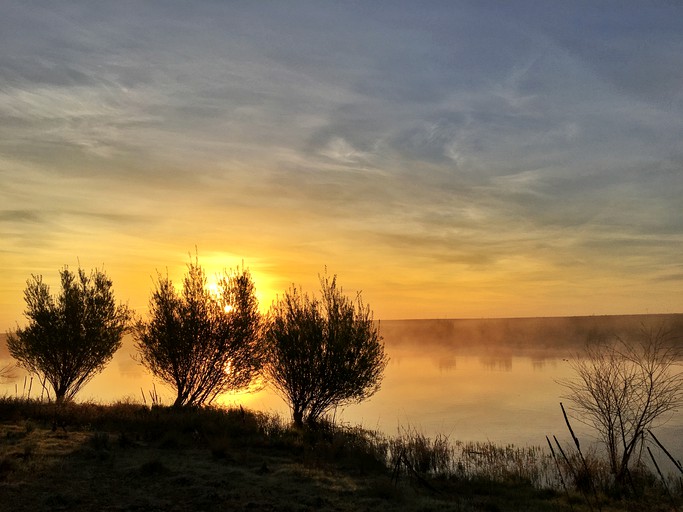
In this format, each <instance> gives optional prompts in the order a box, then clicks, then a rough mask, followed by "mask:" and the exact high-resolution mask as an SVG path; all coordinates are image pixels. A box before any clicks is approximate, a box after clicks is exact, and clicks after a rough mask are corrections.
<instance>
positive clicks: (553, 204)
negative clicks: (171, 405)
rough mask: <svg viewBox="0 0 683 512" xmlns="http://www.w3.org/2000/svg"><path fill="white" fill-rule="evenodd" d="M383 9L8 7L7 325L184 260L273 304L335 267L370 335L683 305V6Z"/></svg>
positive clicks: (1, 136) (136, 298) (140, 286)
mask: <svg viewBox="0 0 683 512" xmlns="http://www.w3.org/2000/svg"><path fill="white" fill-rule="evenodd" d="M558 5H562V6H563V7H562V12H560V11H558V7H557V6H558ZM385 7H386V8H385V9H375V8H372V7H365V6H363V5H344V4H341V5H327V4H316V5H315V6H311V5H310V4H308V3H306V4H299V3H297V2H292V3H289V2H288V5H287V7H286V8H285V7H281V6H279V5H277V4H275V5H268V6H266V5H262V4H260V3H248V4H246V5H241V6H230V7H228V6H227V5H223V4H221V3H215V2H202V1H200V2H196V3H195V2H193V3H192V8H190V7H189V4H186V3H182V2H181V3H177V4H176V3H171V4H169V5H168V6H167V8H166V9H164V10H163V12H162V11H161V10H158V9H156V8H155V7H153V6H152V5H150V4H144V3H131V4H128V3H118V2H112V3H110V4H109V5H107V6H106V7H102V6H98V7H97V8H95V7H90V6H87V5H80V4H72V3H70V2H64V3H61V2H60V3H59V4H53V3H46V4H44V5H42V6H38V5H37V6H31V7H29V6H25V5H23V4H21V3H18V4H16V5H10V6H7V5H6V4H4V5H3V6H2V7H0V34H1V35H0V48H2V49H1V50H0V180H1V183H2V186H1V188H0V240H1V241H2V245H1V246H0V331H1V330H4V329H6V328H13V327H14V326H15V325H16V322H20V323H21V322H23V319H22V311H23V308H24V305H23V298H22V292H23V288H24V286H25V282H26V279H27V278H28V277H29V276H30V275H31V274H32V273H36V274H43V275H44V276H45V278H46V280H47V281H48V282H49V283H51V284H52V285H53V286H57V284H58V280H57V276H58V270H59V269H60V268H61V267H62V266H63V265H69V266H70V267H72V268H75V267H76V266H78V263H79V261H80V264H81V265H82V266H83V267H84V268H86V269H90V268H92V267H95V266H97V267H104V269H105V270H106V271H107V273H108V274H109V275H110V276H111V277H112V278H113V280H114V286H115V292H116V294H117V296H118V297H119V298H120V299H121V300H122V301H124V302H129V304H130V305H131V307H133V308H134V309H136V310H137V311H138V312H139V313H144V311H145V310H146V305H147V299H148V296H149V293H150V291H151V289H152V279H153V278H154V277H155V275H156V272H157V271H161V272H166V269H168V272H169V274H170V275H171V277H173V278H176V279H178V280H179V279H180V278H181V277H182V274H183V272H184V266H185V264H186V263H187V261H188V260H189V256H188V255H189V253H193V252H194V250H195V247H197V249H198V253H199V259H200V263H202V264H203V265H204V267H205V268H206V270H207V271H208V272H209V274H212V273H214V272H216V271H219V270H221V269H222V268H224V267H227V268H235V267H236V266H238V265H240V264H241V263H242V262H244V264H245V265H246V266H247V267H249V268H250V269H251V271H252V273H253V275H254V277H255V280H256V285H257V288H258V292H259V295H260V299H261V302H262V305H263V308H264V309H267V307H268V305H269V304H270V302H271V301H272V299H273V297H274V296H275V294H276V293H278V292H281V291H283V290H284V289H285V288H286V287H287V286H288V285H289V284H290V283H297V284H300V285H302V286H303V287H304V288H305V289H306V290H309V291H313V290H315V289H316V288H317V275H318V274H319V273H321V272H323V271H324V269H325V267H326V266H327V268H328V270H329V272H330V273H336V274H338V276H339V281H340V283H341V285H342V286H343V287H344V289H345V290H347V291H348V292H349V293H355V291H356V290H362V291H363V296H364V298H365V301H366V302H367V303H368V304H369V305H370V306H371V307H372V309H373V310H374V311H375V317H376V318H386V319H394V318H438V317H500V316H562V315H592V314H597V315H601V314H621V313H647V312H652V313H655V312H662V313H669V312H680V311H683V294H682V293H681V290H682V285H683V263H682V261H681V254H682V251H681V249H683V215H681V197H683V172H682V171H681V169H682V168H683V157H682V156H681V155H683V93H682V92H681V91H682V90H683V89H681V85H680V84H681V83H683V74H681V70H683V51H679V50H680V49H681V48H683V26H681V25H682V24H683V21H681V20H683V12H681V9H682V8H681V7H678V6H676V5H674V4H671V5H667V6H663V5H662V6H659V7H658V8H656V9H654V8H653V9H648V8H643V7H642V6H639V7H638V8H634V9H631V8H630V7H628V6H624V8H623V10H620V11H618V12H615V11H614V10H612V9H608V8H607V7H601V6H599V5H597V6H593V5H590V6H586V5H582V6H581V7H579V6H573V5H565V3H562V4H557V5H553V3H552V2H551V3H548V5H544V6H543V7H539V5H538V4H537V3H535V2H530V3H527V2H519V3H518V4H517V5H516V8H515V10H505V9H506V8H505V7H504V6H500V7H499V8H493V7H492V6H491V5H489V4H488V3H479V2H474V3H471V4H470V3H462V4H460V3H458V4H454V5H453V4H449V3H446V4H429V5H420V6H419V8H418V5H417V4H415V3H413V2H405V3H404V2H391V3H390V4H387V5H386V6H385Z"/></svg>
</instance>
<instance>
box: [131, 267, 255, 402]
mask: <svg viewBox="0 0 683 512" xmlns="http://www.w3.org/2000/svg"><path fill="white" fill-rule="evenodd" d="M217 288H218V293H217V294H216V295H213V294H212V293H211V291H209V289H208V287H207V279H206V276H205V275H204V271H203V270H202V268H201V267H200V266H199V264H198V262H197V261H196V260H195V262H194V263H190V264H189V265H188V273H187V274H186V276H185V279H184V281H183V289H182V291H181V292H177V291H176V289H175V288H174V287H173V283H172V282H171V280H170V279H169V278H168V277H166V278H164V277H161V276H159V278H158V283H157V287H156V289H155V290H154V292H153V294H152V298H151V299H150V305H149V313H150V314H149V319H148V320H138V321H137V322H136V325H135V329H134V336H135V339H136V345H137V348H138V350H139V353H140V358H141V363H142V364H143V365H144V366H145V367H146V368H148V369H149V370H150V371H151V372H152V373H153V374H154V375H156V376H157V377H159V378H160V379H162V380H163V381H165V382H166V383H168V384H170V385H171V386H173V387H174V388H175V390H176V392H177V396H176V400H175V403H174V405H175V406H177V407H179V406H184V405H186V406H201V405H203V404H210V403H211V402H212V401H213V400H214V399H215V398H216V396H218V395H219V394H220V393H223V392H226V391H230V390H237V389H244V388H248V387H249V386H250V385H252V384H253V383H254V382H255V380H256V378H257V377H258V376H259V373H260V371H261V367H262V359H263V357H262V355H263V350H262V344H261V343H260V334H261V316H260V314H259V311H258V302H257V300H256V296H255V292H254V283H253V281H252V279H251V275H250V274H249V271H248V270H245V269H242V270H240V271H238V272H235V273H233V274H231V275H229V276H223V277H221V278H220V280H219V281H218V284H217Z"/></svg>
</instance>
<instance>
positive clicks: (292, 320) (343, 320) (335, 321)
mask: <svg viewBox="0 0 683 512" xmlns="http://www.w3.org/2000/svg"><path fill="white" fill-rule="evenodd" d="M320 284H321V292H322V296H321V298H320V299H317V298H315V297H311V296H309V295H307V294H302V293H301V292H300V291H299V290H298V289H297V288H296V287H294V286H293V287H292V288H290V290H288V291H287V292H285V294H284V296H283V297H282V298H280V299H278V300H277V301H276V302H275V303H274V304H273V306H272V308H271V313H270V320H269V325H268V328H267V331H266V346H267V349H268V358H267V374H268V377H269V379H270V382H271V383H272V384H273V386H274V387H275V388H276V390H277V391H278V392H279V393H280V395H281V396H282V397H283V398H284V399H285V400H286V401H287V402H288V403H289V405H290V407H291V410H292V418H293V420H294V423H295V424H296V425H298V426H302V425H303V423H304V421H306V422H309V423H314V422H315V421H316V420H318V418H319V417H320V416H321V415H322V414H324V413H325V412H326V411H328V410H329V409H330V408H332V407H336V406H339V405H345V404H350V403H359V402H361V401H363V400H365V399H367V398H369V397H370V396H372V395H373V394H374V393H375V392H377V391H378V390H379V388H380V384H381V381H382V377H383V373H384V368H385V367H386V365H387V362H388V359H387V357H386V355H385V353H384V345H383V343H382V338H381V336H380V335H379V328H378V326H377V325H376V324H374V322H373V318H372V312H371V311H370V308H369V307H367V306H365V305H364V304H363V301H362V298H361V295H360V293H359V294H358V295H357V297H356V300H355V301H353V300H351V299H349V298H348V297H346V296H345V295H344V294H343V293H342V289H341V288H340V287H338V286H337V279H336V276H334V277H333V278H332V279H329V278H328V277H327V276H324V277H321V278H320Z"/></svg>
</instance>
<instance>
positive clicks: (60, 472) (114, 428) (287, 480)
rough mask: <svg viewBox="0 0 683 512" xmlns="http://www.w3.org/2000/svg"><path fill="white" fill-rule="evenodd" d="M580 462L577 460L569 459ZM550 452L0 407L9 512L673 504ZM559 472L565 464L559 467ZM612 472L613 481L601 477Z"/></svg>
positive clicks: (95, 410)
mask: <svg viewBox="0 0 683 512" xmlns="http://www.w3.org/2000/svg"><path fill="white" fill-rule="evenodd" d="M569 456H570V457H571V454H569ZM556 464H557V460H556V459H553V458H552V457H550V455H549V454H548V453H547V451H546V450H541V449H540V448H534V447H527V448H517V447H514V446H506V447H501V446H496V445H492V444H489V443H478V444H467V443H453V442H450V441H449V440H448V439H446V438H444V437H437V438H436V439H429V438H426V437H425V436H423V435H421V434H420V433H419V432H417V431H415V430H410V429H407V430H404V431H402V432H399V433H398V434H397V436H396V437H393V438H386V437H385V436H382V435H379V434H377V433H374V432H370V431H367V430H363V429H360V428H353V427H348V426H340V425H333V424H331V423H326V422H319V423H318V424H317V425H316V426H311V425H308V426H306V427H305V428H294V427H292V426H290V424H289V423H287V422H284V421H283V420H281V419H280V418H277V417H274V416H271V415H266V414H262V413H258V412H252V411H247V410H243V409H241V408H238V409H231V410H224V409H218V408H194V409H189V408H184V409H178V408H166V407H157V406H154V407H152V408H149V407H146V406H144V405H140V404H135V403H116V404H112V405H97V404H88V403H85V404H76V403H65V404H60V405H57V404H55V403H48V402H41V401H37V400H28V399H21V398H11V397H5V398H1V399H0V510H7V511H10V510H11V511H17V512H18V511H23V510H27V511H28V510H31V511H37V510H121V511H124V510H130V511H133V510H136V511H142V510H175V511H184V510H188V511H189V510H207V511H208V510H282V511H303V510H337V511H344V510H424V511H428V510H452V511H497V510H501V511H563V510H567V511H570V510H574V511H587V510H603V511H616V510H639V511H643V510H648V511H656V510H662V511H664V510H677V509H678V508H677V507H681V506H682V504H683V502H682V500H681V487H680V479H679V480H678V487H676V485H675V484H676V480H675V479H673V480H671V481H670V482H669V490H668V493H667V490H666V488H665V487H664V485H663V484H661V483H660V482H659V481H658V480H657V479H656V478H655V477H654V476H653V475H652V474H651V473H650V472H648V471H646V470H642V472H640V473H634V475H633V488H632V490H631V491H630V492H629V493H626V494H624V493H620V495H619V496H615V495H610V493H609V483H608V482H602V483H600V478H596V477H599V475H600V474H601V473H600V471H603V472H608V470H609V468H607V467H602V468H601V467H600V466H599V464H598V463H597V462H594V461H591V459H590V457H589V460H588V464H589V467H590V470H591V472H592V474H593V479H592V482H593V483H592V484H591V485H590V486H588V484H587V483H586V481H585V478H584V477H585V475H583V477H582V475H581V474H579V473H577V476H576V478H573V477H572V476H571V473H570V472H569V471H566V470H567V469H568V468H566V467H565V468H564V470H565V471H563V475H564V479H563V483H561V482H560V480H559V478H558V472H557V471H558V468H557V466H556ZM560 464H561V463H560ZM603 474H604V473H603Z"/></svg>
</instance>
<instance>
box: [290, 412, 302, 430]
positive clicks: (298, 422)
mask: <svg viewBox="0 0 683 512" xmlns="http://www.w3.org/2000/svg"><path fill="white" fill-rule="evenodd" d="M292 419H293V420H294V425H295V426H296V427H298V428H303V426H304V412H303V411H300V410H299V409H294V411H293V412H292Z"/></svg>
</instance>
